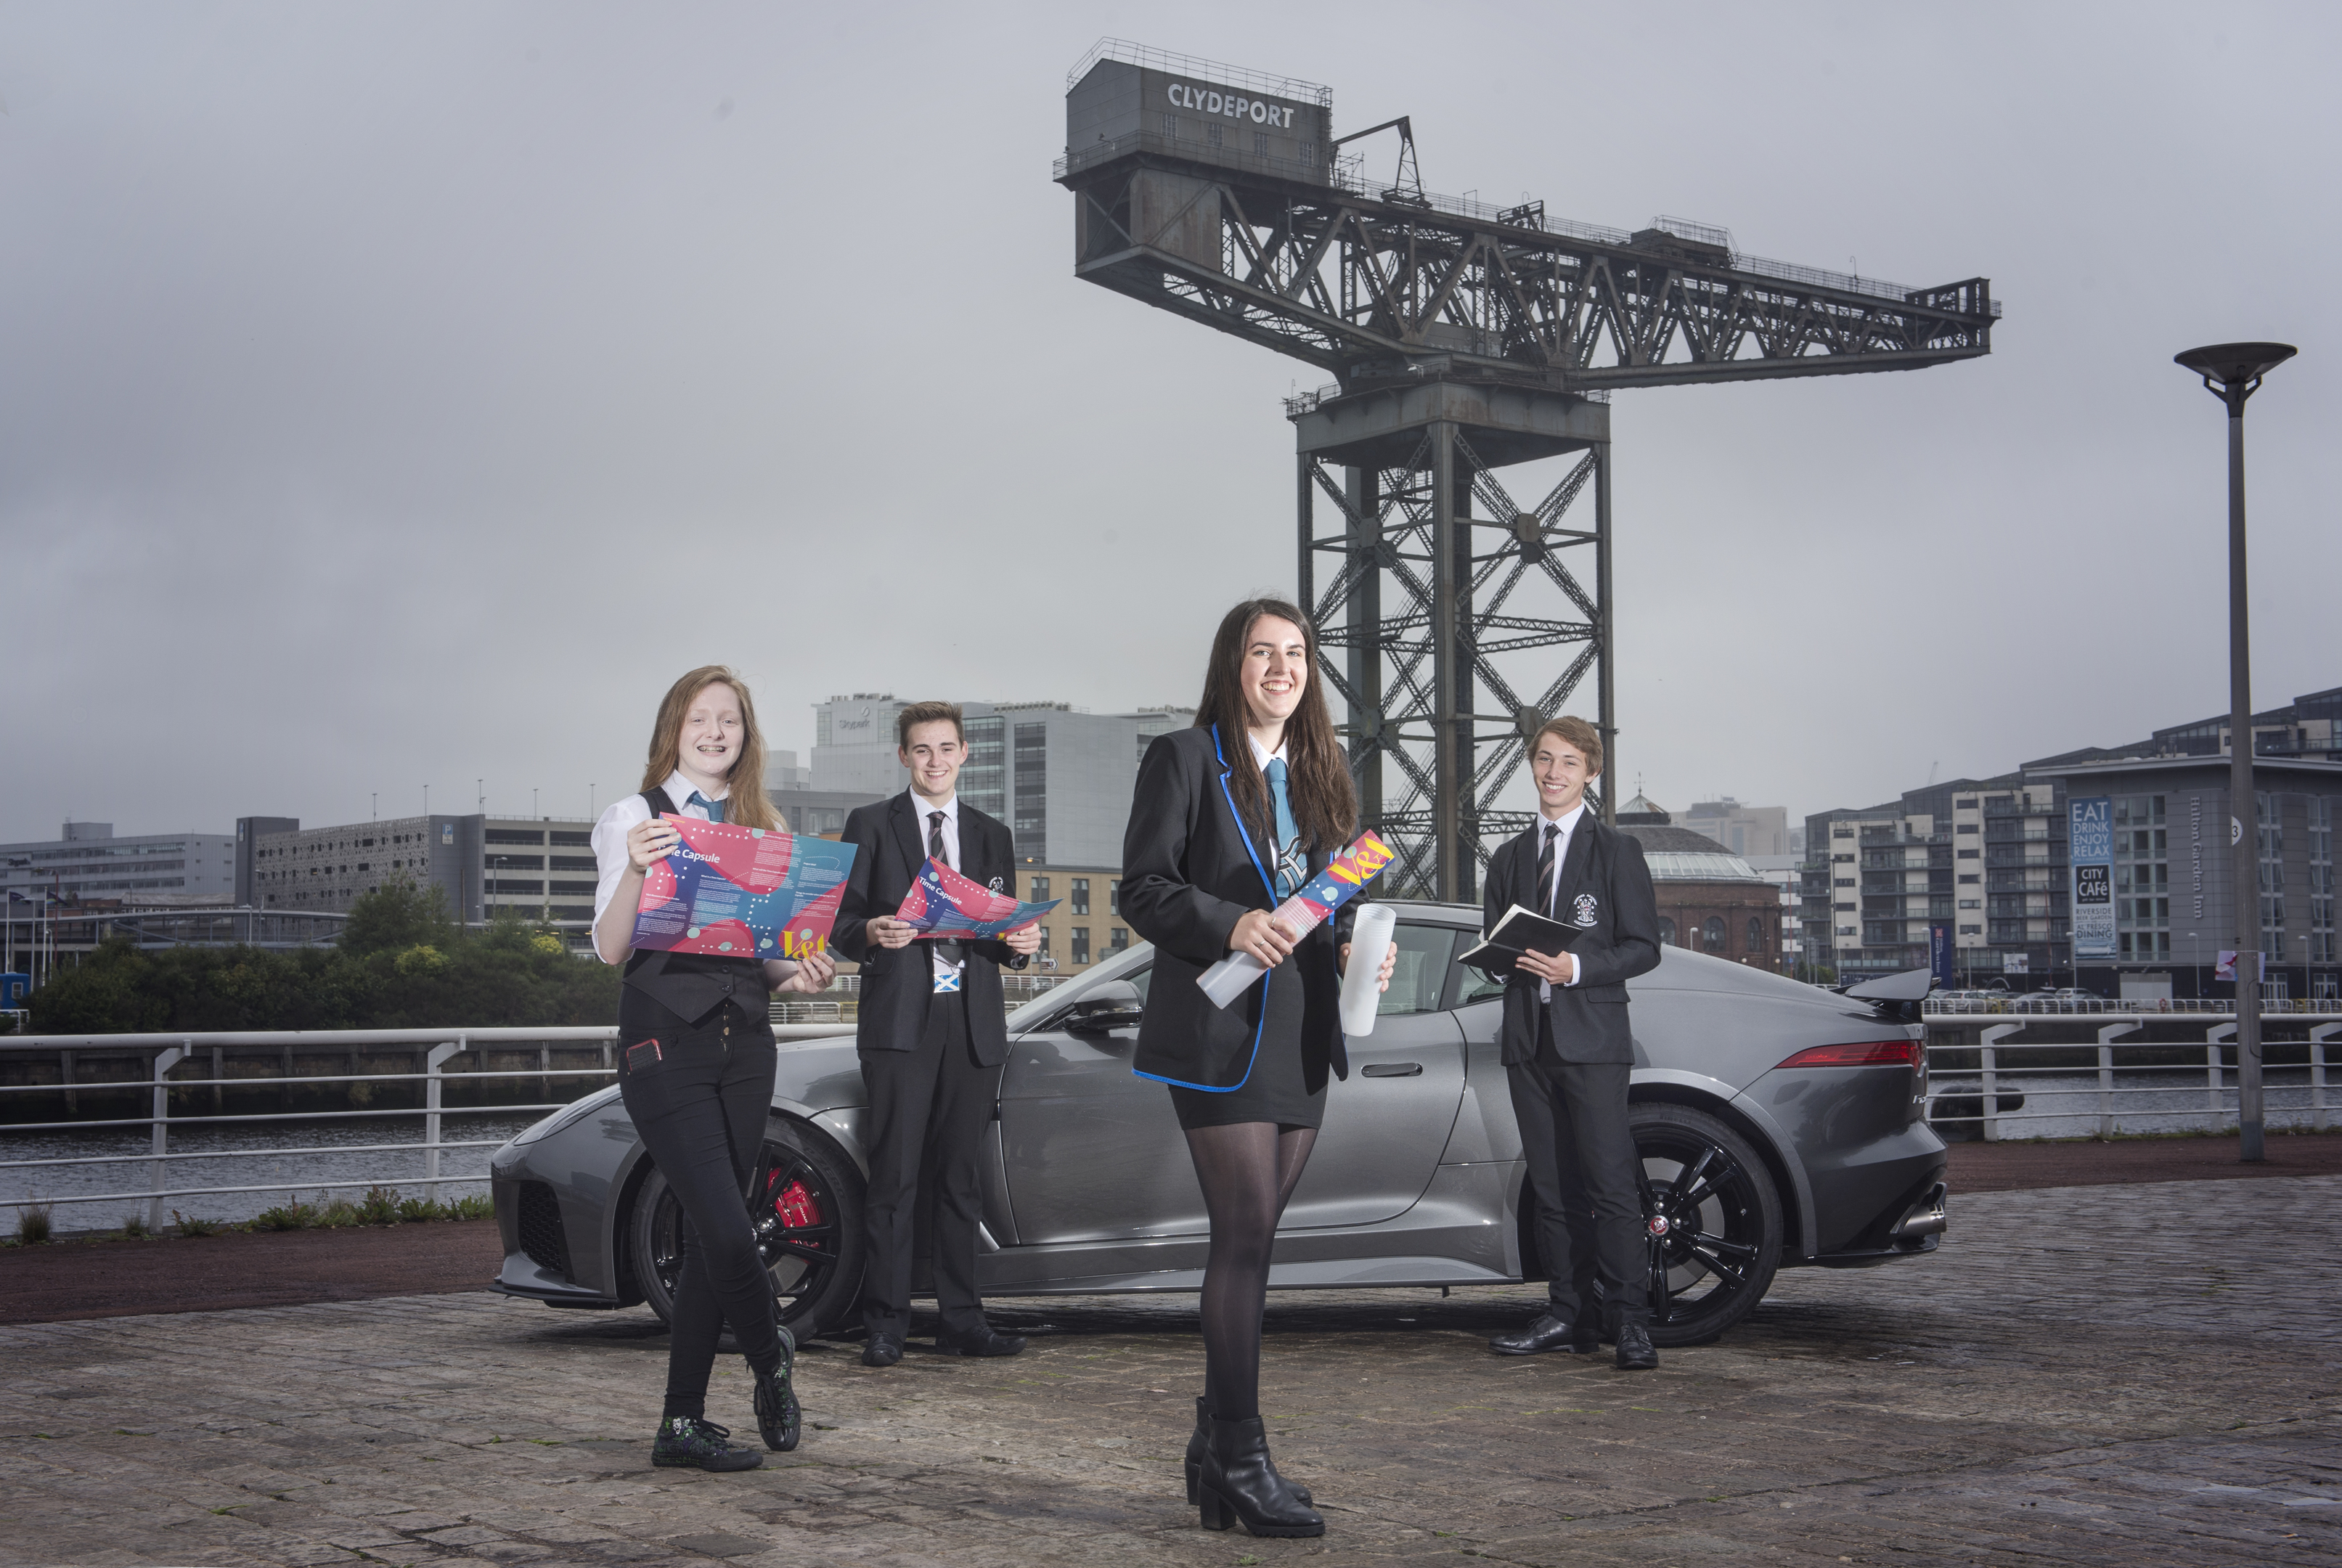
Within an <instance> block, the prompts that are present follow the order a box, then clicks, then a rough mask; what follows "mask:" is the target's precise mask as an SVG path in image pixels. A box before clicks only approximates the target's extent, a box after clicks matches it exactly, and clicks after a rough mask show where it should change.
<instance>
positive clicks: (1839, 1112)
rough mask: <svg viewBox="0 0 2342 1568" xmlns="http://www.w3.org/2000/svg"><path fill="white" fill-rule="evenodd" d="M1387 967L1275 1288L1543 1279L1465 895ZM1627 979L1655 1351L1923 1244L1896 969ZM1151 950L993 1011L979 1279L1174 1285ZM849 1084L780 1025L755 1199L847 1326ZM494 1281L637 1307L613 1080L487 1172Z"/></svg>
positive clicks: (848, 1042)
mask: <svg viewBox="0 0 2342 1568" xmlns="http://www.w3.org/2000/svg"><path fill="white" fill-rule="evenodd" d="M1396 909H1397V911H1398V915H1399V924H1398V927H1397V936H1396V941H1397V944H1398V949H1399V958H1398V966H1397V970H1396V974H1395V976H1394V978H1393V980H1392V983H1391V986H1390V990H1389V992H1388V994H1386V996H1385V997H1384V999H1383V1004H1382V1008H1381V1013H1380V1015H1379V1016H1378V1017H1377V1018H1376V1023H1375V1028H1374V1032H1373V1033H1372V1034H1370V1035H1368V1036H1366V1037H1365V1038H1363V1039H1353V1040H1351V1041H1350V1042H1349V1054H1350V1076H1349V1078H1348V1080H1347V1081H1346V1082H1337V1083H1336V1084H1334V1085H1333V1086H1332V1088H1331V1091H1330V1093H1329V1095H1328V1099H1327V1104H1326V1124H1325V1130H1324V1132H1323V1133H1322V1134H1320V1135H1319V1137H1318V1141H1317V1144H1316V1151H1315V1152H1314V1153H1313V1154H1311V1156H1310V1160H1309V1168H1308V1171H1307V1173H1306V1175H1305V1176H1304V1177H1303V1179H1302V1182H1301V1185H1300V1187H1299V1189H1298V1190H1297V1191H1296V1193H1294V1197H1293V1203H1292V1205H1291V1206H1290V1207H1289V1208H1288V1209H1287V1210H1286V1214H1285V1223H1284V1227H1283V1229H1282V1230H1281V1231H1280V1232H1279V1233H1278V1237H1277V1244H1276V1265H1275V1270H1274V1273H1272V1275H1271V1277H1270V1282H1269V1283H1270V1284H1271V1285H1272V1286H1273V1287H1282V1288H1298V1287H1305V1286H1313V1285H1314V1286H1350V1287H1357V1286H1366V1285H1464V1284H1492V1283H1507V1282H1513V1281H1519V1280H1523V1279H1536V1278H1540V1277H1542V1275H1541V1272H1540V1270H1539V1267H1538V1263H1537V1258H1536V1244H1535V1242H1534V1240H1533V1239H1532V1238H1533V1235H1534V1232H1535V1227H1534V1225H1533V1224H1532V1223H1531V1220H1532V1207H1533V1203H1534V1200H1533V1199H1532V1198H1531V1196H1530V1195H1529V1193H1527V1192H1526V1190H1525V1187H1524V1183H1523V1165H1522V1161H1521V1145H1520V1137H1519V1134H1518V1133H1517V1131H1516V1127H1515V1124H1514V1120H1513V1106H1512V1100H1511V1098H1510V1096H1509V1095H1508V1094H1507V1093H1506V1084H1505V1070H1504V1068H1503V1066H1502V1065H1501V1064H1499V1062H1498V1060H1497V1054H1496V1021H1497V1010H1498V1006H1499V1002H1498V988H1497V986H1496V984H1493V983H1491V982H1490V981H1488V980H1487V979H1486V978H1485V977H1483V976H1482V975H1481V974H1478V973H1477V972H1476V971H1475V970H1471V969H1467V968H1466V967H1464V966H1463V965H1461V964H1457V963H1456V961H1455V955H1456V954H1458V953H1461V952H1463V951H1465V950H1466V949H1468V948H1469V947H1470V946H1471V945H1472V944H1473V942H1474V940H1475V939H1476V935H1477V932H1478V926H1479V920H1480V912H1479V910H1478V909H1477V908H1476V907H1464V906H1456V905H1447V904H1396ZM1664 951H1665V954H1666V956H1665V957H1664V958H1663V959H1662V961H1661V962H1660V964H1659V966H1658V968H1657V969H1656V970H1654V971H1653V972H1652V973H1650V974H1646V975H1644V976H1643V977H1642V978H1640V979H1639V980H1636V982H1634V984H1633V986H1632V991H1633V996H1634V1004H1635V1013H1634V1017H1635V1024H1636V1063H1635V1072H1634V1080H1633V1084H1634V1086H1633V1090H1632V1103H1633V1109H1632V1112H1631V1114H1632V1117H1633V1123H1634V1129H1635V1140H1636V1146H1637V1147H1638V1148H1639V1150H1640V1151H1641V1154H1642V1156H1643V1161H1642V1164H1643V1174H1644V1180H1645V1190H1644V1200H1643V1202H1644V1212H1645V1213H1646V1216H1647V1224H1648V1230H1649V1237H1650V1242H1649V1247H1650V1268H1651V1275H1650V1277H1651V1290H1652V1303H1653V1309H1654V1315H1655V1317H1656V1325H1655V1327H1654V1330H1653V1333H1652V1337H1653V1338H1654V1339H1655V1340H1656V1341H1657V1342H1658V1343H1661V1344H1696V1343H1702V1342H1704V1341H1706V1340H1709V1339H1713V1338H1714V1337H1716V1335H1717V1334H1719V1333H1723V1332H1724V1331H1725V1330H1726V1329H1728V1328H1729V1327H1731V1326H1732V1324H1734V1323H1737V1322H1738V1321H1739V1320H1740V1319H1741V1318H1742V1317H1744V1316H1746V1314H1747V1313H1749V1312H1750V1311H1751V1310H1752V1309H1753V1308H1754V1307H1755V1306H1756V1304H1757V1303H1758V1302H1759V1301H1761V1300H1762V1299H1763V1298H1764V1295H1765V1293H1766V1291H1767V1288H1769V1286H1770V1285H1771V1283H1772V1280H1773V1273H1774V1271H1775V1270H1776V1269H1777V1268H1781V1267H1785V1266H1797V1265H1800V1264H1819V1265H1821V1266H1824V1267H1837V1268H1847V1267H1860V1266H1863V1265H1867V1264H1871V1263H1885V1262H1888V1261H1890V1260H1893V1259H1896V1258H1901V1257H1908V1256H1911V1255H1913V1254H1914V1253H1926V1252H1929V1251H1932V1250H1934V1248H1935V1247H1936V1245H1937V1242H1938V1240H1939V1238H1940V1235H1941V1233H1942V1231H1943V1228H1944V1196H1945V1185H1944V1168H1945V1153H1944V1144H1943V1141H1942V1140H1941V1139H1940V1138H1938V1137H1937V1135H1936V1134H1935V1132H1934V1131H1933V1130H1932V1129H1931V1128H1929V1126H1928V1125H1927V1121H1926V1117H1925V1112H1926V1106H1927V1066H1926V1063H1927V1054H1926V1049H1925V1039H1924V1031H1923V1030H1922V1029H1921V1027H1920V1025H1919V1024H1918V1022H1917V1016H1918V1015H1917V1001H1918V998H1919V997H1921V996H1922V995H1924V994H1925V993H1926V990H1927V977H1926V974H1925V973H1924V972H1922V973H1920V974H1915V975H1910V976H1901V977H1897V982H1880V983H1875V984H1873V985H1871V986H1869V987H1857V988H1856V989H1855V990H1854V991H1853V992H1850V993H1848V994H1843V995H1841V994H1835V993H1831V992H1827V991H1822V990H1817V989H1816V988H1814V987H1812V986H1808V985H1804V984H1798V983H1797V982H1795V981H1791V980H1786V979H1783V978H1782V977H1780V976H1778V975H1775V974H1763V973H1760V972H1757V971H1754V970H1751V969H1747V968H1744V967H1742V966H1740V965H1738V964H1727V963H1725V962H1724V961H1722V960H1720V959H1715V958H1709V957H1706V956H1705V955H1703V954H1696V953H1693V952H1690V951H1688V950H1686V949H1684V948H1680V947H1668V948H1666V949H1665V950H1664ZM1151 969H1152V954H1151V952H1150V950H1149V949H1147V948H1145V947H1137V948H1134V949H1132V950H1131V951H1129V952H1127V953H1124V954H1117V955H1116V956H1115V957H1113V958H1112V959H1110V960H1108V961H1107V962H1106V963H1104V964H1099V965H1098V966H1097V967H1096V969H1094V970H1092V971H1091V972H1090V973H1088V974H1085V975H1084V976H1082V977H1081V979H1079V980H1078V981H1076V982H1074V983H1073V984H1067V985H1065V986H1063V987H1061V988H1059V989H1057V990H1055V991H1052V992H1050V993H1048V994H1046V995H1045V996H1042V997H1039V998H1037V999H1036V1000H1035V1001H1033V1002H1031V1003H1028V1004H1026V1005H1025V1006H1023V1007H1021V1008H1019V1009H1018V1010H1017V1011H1016V1013H1014V1014H1011V1015H1010V1017H1009V1020H1008V1036H1009V1056H1008V1064H1007V1069H1006V1074H1005V1075H1004V1078H1003V1081H1002V1084H1001V1090H1000V1106H999V1111H998V1114H997V1118H996V1136H995V1142H994V1144H993V1146H992V1152H991V1157H990V1159H989V1160H988V1162H987V1164H986V1199H985V1228H984V1233H983V1235H982V1237H981V1239H980V1242H979V1245H981V1246H982V1247H983V1248H985V1249H986V1250H985V1251H984V1253H982V1255H981V1256H980V1257H979V1259H978V1260H977V1272H978V1277H979V1279H980V1281H981V1283H982V1285H983V1289H984V1292H985V1293H986V1295H988V1296H1011V1295H1030V1294H1046V1293H1085V1294H1087V1293H1102V1292H1122V1291H1192V1290H1195V1289H1196V1288H1197V1286H1198V1285H1199V1284H1200V1283H1201V1281H1202V1278H1203V1268H1204V1253H1205V1245H1206V1239H1205V1219H1204V1201H1203V1195H1202V1193H1200V1192H1199V1191H1198V1189H1197V1187H1196V1178H1195V1174H1194V1172H1193V1171H1192V1170H1191V1169H1190V1167H1189V1164H1188V1160H1187V1149H1186V1143H1185V1141H1184V1140H1183V1139H1182V1137H1181V1135H1180V1133H1179V1126H1178V1124H1177V1122H1176V1120H1174V1119H1173V1116H1172V1114H1171V1104H1170V1101H1169V1099H1168V1097H1167V1096H1166V1094H1165V1093H1164V1090H1163V1087H1162V1085H1161V1084H1155V1083H1150V1082H1148V1081H1146V1080H1145V1079H1142V1078H1137V1077H1134V1076H1133V1075H1132V1074H1131V1071H1130V1056H1131V1052H1132V1050H1133V1048H1134V1046H1135V1044H1136V1038H1137V1027H1136V1026H1137V1024H1138V1019H1139V1014H1140V1011H1141V1010H1142V1009H1143V1008H1144V1007H1145V1006H1146V989H1147V982H1148V978H1149V974H1150V971H1151ZM864 1104H865V1095H864V1092H863V1085H862V1075H861V1073H860V1070H859V1067H858V1065H857V1064H856V1058H855V1053H854V1040H853V1037H852V1036H851V1035H850V1034H846V1035H840V1036H838V1037H836V1038H834V1039H823V1040H814V1041H806V1042H790V1043H785V1044H783V1046H782V1048H781V1056H780V1069H779V1073H778V1074H777V1077H776V1082H775V1084H774V1085H773V1114H772V1119H771V1122H770V1123H769V1131H768V1132H767V1134H766V1141H765V1149H764V1157H763V1161H762V1164H761V1166H760V1168H759V1170H758V1171H757V1173H756V1178H755V1182H754V1183H753V1186H752V1191H753V1192H754V1193H755V1194H756V1197H755V1203H756V1212H757V1215H758V1223H759V1226H760V1229H761V1232H762V1233H763V1235H764V1237H765V1254H766V1258H767V1260H768V1261H769V1262H770V1263H771V1265H772V1276H773V1288H774V1290H775V1292H776V1293H777V1295H778V1297H779V1300H780V1303H781V1307H782V1311H783V1314H784V1321H786V1323H789V1325H790V1326H791V1327H792V1328H793V1329H795V1330H796V1333H798V1334H799V1335H800V1336H803V1335H805V1334H808V1333H820V1332H822V1331H824V1330H826V1329H833V1328H841V1327H845V1326H846V1325H848V1324H850V1323H853V1322H854V1321H855V1315H856V1313H855V1297H856V1287H857V1284H858V1283H859V1279H860V1275H861V1272H862V1245H863V1241H862V1191H863V1173H864V1170H865V1164H864V1153H863V1146H862V1117H863V1107H864ZM491 1170H492V1173H493V1182H494V1187H495V1205H496V1215H497V1220H498V1223H500V1224H501V1225H502V1226H503V1231H504V1243H505V1254H506V1255H505V1265H504V1270H503V1273H501V1275H500V1276H499V1278H498V1280H497V1282H496V1283H497V1288H498V1289H500V1290H503V1291H505V1293H509V1294H513V1295H519V1296H527V1297H531V1298H534V1299H535V1300H539V1301H543V1302H545V1303H546V1304H548V1305H551V1306H569V1307H619V1306H628V1305H632V1304H634V1303H637V1302H642V1301H646V1300H647V1301H648V1302H649V1303H651V1305H652V1307H653V1308H654V1309H655V1310H656V1311H657V1312H658V1313H660V1315H661V1316H665V1315H666V1313H667V1310H668V1305H669V1302H670V1300H671V1292H672V1291H673V1289H674V1286H675V1282H676V1278H677V1277H678V1275H679V1273H680V1258H679V1256H678V1251H677V1245H676V1241H677V1221H678V1217H679V1210H678V1207H677V1205H676V1201H675V1199H674V1197H673V1196H672V1195H671V1194H670V1193H668V1191H667V1188H666V1182H665V1180H664V1179H663V1178H662V1177H661V1176H660V1174H659V1173H658V1171H657V1170H656V1168H655V1167H654V1166H653V1165H652V1164H651V1162H650V1160H649V1158H648V1157H647V1155H646V1154H645V1152H644V1149H643V1145H642V1143H641V1141H640V1140H639V1139H637V1138H636V1136H635V1130H634V1127H633V1125H632V1124H630V1123H629V1122H628V1120H627V1118H626V1107H625V1105H624V1104H621V1103H620V1101H619V1098H618V1092H617V1090H616V1089H615V1088H611V1089H606V1090H603V1091H602V1092H600V1093H599V1094H592V1095H589V1096H587V1097H586V1099H584V1100H581V1101H579V1102H577V1103H576V1104H574V1105H570V1106H568V1107H566V1108H565V1109H564V1110H562V1111H560V1112H557V1113H556V1114H554V1115H551V1116H548V1117H546V1118H545V1120H544V1121H542V1122H539V1123H538V1124H536V1125H535V1126H533V1127H531V1128H529V1129H528V1130H527V1131H526V1132H525V1133H523V1134H520V1136H518V1137H516V1138H515V1139H514V1140H513V1141H512V1142H511V1143H509V1144H505V1146H504V1147H503V1148H502V1149H500V1150H498V1151H497V1152H496V1154H495V1159H494V1161H493V1163H492V1165H491Z"/></svg>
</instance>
